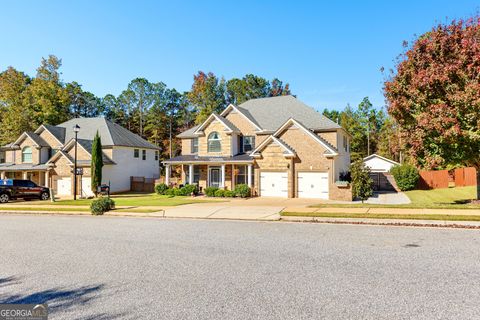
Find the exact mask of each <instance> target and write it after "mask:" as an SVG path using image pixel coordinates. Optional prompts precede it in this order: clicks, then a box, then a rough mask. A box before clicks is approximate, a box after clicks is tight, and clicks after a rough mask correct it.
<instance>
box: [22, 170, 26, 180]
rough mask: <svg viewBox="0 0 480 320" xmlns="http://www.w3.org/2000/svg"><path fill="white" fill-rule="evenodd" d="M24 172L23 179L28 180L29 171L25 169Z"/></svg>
mask: <svg viewBox="0 0 480 320" xmlns="http://www.w3.org/2000/svg"><path fill="white" fill-rule="evenodd" d="M22 173H23V175H22V179H23V180H27V171H23V172H22Z"/></svg>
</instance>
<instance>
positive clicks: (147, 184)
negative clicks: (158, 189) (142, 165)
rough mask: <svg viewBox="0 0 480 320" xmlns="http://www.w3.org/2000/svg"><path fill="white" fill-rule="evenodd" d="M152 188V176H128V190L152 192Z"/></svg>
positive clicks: (153, 183) (153, 185)
mask: <svg viewBox="0 0 480 320" xmlns="http://www.w3.org/2000/svg"><path fill="white" fill-rule="evenodd" d="M154 189H155V179H154V178H145V177H130V191H133V192H153V191H154Z"/></svg>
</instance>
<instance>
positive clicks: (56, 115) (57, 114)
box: [28, 55, 70, 127]
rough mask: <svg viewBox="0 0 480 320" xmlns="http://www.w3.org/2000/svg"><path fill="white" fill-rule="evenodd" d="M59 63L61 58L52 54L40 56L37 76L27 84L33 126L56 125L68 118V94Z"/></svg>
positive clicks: (60, 63)
mask: <svg viewBox="0 0 480 320" xmlns="http://www.w3.org/2000/svg"><path fill="white" fill-rule="evenodd" d="M61 65H62V60H61V59H58V58H57V57H55V56H54V55H50V56H48V58H47V59H45V58H42V62H41V65H40V67H39V68H38V69H37V76H36V77H35V78H34V79H33V80H32V82H31V84H30V85H29V86H28V91H29V96H30V98H31V99H32V100H31V102H32V109H33V110H32V111H33V114H32V120H33V123H32V125H33V126H34V127H38V126H39V125H40V124H51V125H56V124H59V123H61V122H64V121H66V120H68V119H69V118H70V113H69V108H68V105H69V95H68V92H67V90H66V89H65V87H64V85H63V83H62V82H61V80H60V72H59V71H58V70H59V68H60V67H61Z"/></svg>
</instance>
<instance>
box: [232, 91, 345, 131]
mask: <svg viewBox="0 0 480 320" xmlns="http://www.w3.org/2000/svg"><path fill="white" fill-rule="evenodd" d="M238 109H239V110H242V112H244V113H245V114H248V115H249V116H250V117H252V118H253V119H255V121H256V122H257V123H258V124H259V126H260V127H261V128H262V129H263V130H268V131H275V130H277V129H278V128H279V127H280V126H281V125H282V124H283V123H285V121H287V120H288V119H290V118H293V119H295V120H297V121H300V122H301V123H303V125H304V126H305V127H307V128H308V129H311V130H326V129H339V128H341V126H340V125H338V124H337V123H335V122H333V121H332V120H330V119H328V118H327V117H325V116H324V115H322V114H321V113H319V112H317V111H315V110H314V109H313V108H311V107H309V106H307V105H306V104H304V103H303V102H302V101H300V100H298V99H297V98H295V97H294V96H279V97H270V98H260V99H252V100H248V101H246V102H244V103H242V104H240V105H239V106H238Z"/></svg>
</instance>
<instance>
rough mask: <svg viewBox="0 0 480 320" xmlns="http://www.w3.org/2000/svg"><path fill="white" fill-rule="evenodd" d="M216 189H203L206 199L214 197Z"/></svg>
mask: <svg viewBox="0 0 480 320" xmlns="http://www.w3.org/2000/svg"><path fill="white" fill-rule="evenodd" d="M217 190H218V188H217V187H207V188H205V194H206V195H207V197H215V191H217Z"/></svg>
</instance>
